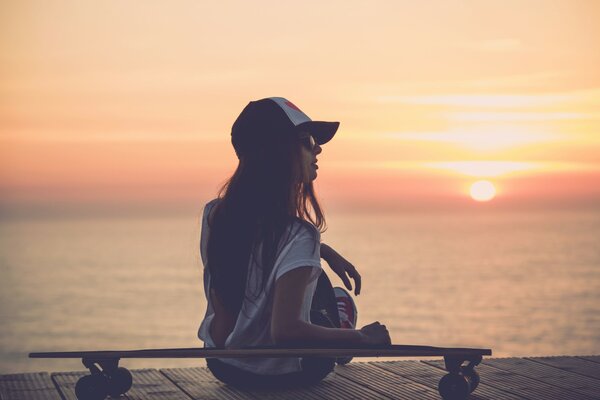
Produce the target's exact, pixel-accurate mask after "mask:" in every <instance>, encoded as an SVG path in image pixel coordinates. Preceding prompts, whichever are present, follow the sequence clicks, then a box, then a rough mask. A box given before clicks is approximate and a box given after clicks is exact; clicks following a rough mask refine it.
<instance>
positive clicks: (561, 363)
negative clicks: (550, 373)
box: [527, 356, 600, 379]
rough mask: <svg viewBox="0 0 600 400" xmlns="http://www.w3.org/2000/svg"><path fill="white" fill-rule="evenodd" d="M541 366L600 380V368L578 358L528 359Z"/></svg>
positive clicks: (591, 362) (596, 364)
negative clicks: (548, 366) (544, 365)
mask: <svg viewBox="0 0 600 400" xmlns="http://www.w3.org/2000/svg"><path fill="white" fill-rule="evenodd" d="M527 359H528V360H532V361H535V362H538V363H541V364H546V365H550V366H552V367H554V368H559V369H563V370H565V371H570V372H574V373H576V374H579V375H584V376H589V377H590V378H596V379H600V366H599V365H598V363H595V362H593V361H589V360H584V359H582V358H578V357H567V356H559V357H531V358H527Z"/></svg>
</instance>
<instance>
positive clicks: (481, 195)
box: [471, 180, 496, 201]
mask: <svg viewBox="0 0 600 400" xmlns="http://www.w3.org/2000/svg"><path fill="white" fill-rule="evenodd" d="M495 196H496V188H495V187H494V185H493V184H492V182H490V181H485V180H483V181H477V182H475V183H473V184H472V185H471V198H473V200H476V201H490V200H492V199H493V198H494V197H495Z"/></svg>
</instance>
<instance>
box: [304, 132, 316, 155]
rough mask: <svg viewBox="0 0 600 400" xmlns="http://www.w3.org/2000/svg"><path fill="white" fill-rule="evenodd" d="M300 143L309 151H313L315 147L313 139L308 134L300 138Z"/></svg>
mask: <svg viewBox="0 0 600 400" xmlns="http://www.w3.org/2000/svg"><path fill="white" fill-rule="evenodd" d="M300 142H301V143H302V145H303V146H304V147H306V149H307V150H309V151H313V150H314V148H315V146H316V145H317V142H316V141H315V138H314V137H313V136H312V135H310V134H305V135H302V136H300Z"/></svg>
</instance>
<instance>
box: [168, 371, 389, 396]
mask: <svg viewBox="0 0 600 400" xmlns="http://www.w3.org/2000/svg"><path fill="white" fill-rule="evenodd" d="M161 373H163V374H164V375H165V376H166V377H168V378H169V379H170V380H171V381H172V382H174V383H175V384H176V385H177V386H179V387H180V388H181V390H182V391H184V392H185V393H187V394H188V395H189V396H190V397H191V398H193V399H198V400H199V399H202V400H217V399H219V400H221V399H223V400H249V399H252V400H254V399H265V400H270V399H272V400H275V399H286V400H305V399H308V400H310V399H314V400H320V399H340V400H341V399H375V398H381V394H379V395H378V394H377V393H376V392H374V391H371V390H370V389H369V388H366V387H364V386H362V385H360V383H356V382H352V381H348V380H346V379H345V378H344V377H342V376H341V375H339V374H338V373H337V368H336V372H334V373H332V374H330V375H328V376H327V377H326V378H325V379H324V380H323V381H322V382H320V383H319V384H317V385H314V386H310V387H303V388H297V389H288V390H279V391H240V390H236V389H234V388H231V387H228V386H226V385H224V384H223V383H221V382H220V381H218V380H217V379H216V378H215V377H214V376H213V375H212V374H211V373H210V371H209V370H208V369H207V368H201V367H196V368H170V369H162V370H161Z"/></svg>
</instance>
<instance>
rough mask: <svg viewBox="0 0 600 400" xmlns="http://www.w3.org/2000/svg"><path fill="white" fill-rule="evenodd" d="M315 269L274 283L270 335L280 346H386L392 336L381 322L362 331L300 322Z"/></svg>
mask: <svg viewBox="0 0 600 400" xmlns="http://www.w3.org/2000/svg"><path fill="white" fill-rule="evenodd" d="M312 268H313V267H300V268H295V269H293V270H291V271H290V272H287V273H285V274H284V275H283V276H281V277H280V278H279V279H278V280H277V281H276V282H275V296H274V299H273V314H272V316H271V336H272V338H273V340H274V341H275V343H276V344H280V345H294V344H297V345H307V344H327V343H336V344H340V343H345V344H349V345H352V344H354V345H357V344H385V343H389V342H390V337H389V334H388V332H387V329H386V328H385V325H381V324H379V322H376V323H373V324H370V325H367V326H366V327H363V328H362V329H361V330H356V329H340V328H326V327H323V326H319V325H313V324H311V323H309V322H305V321H302V320H301V319H300V312H301V308H302V303H303V301H304V295H305V291H306V288H307V286H308V284H309V281H310V279H311V275H312Z"/></svg>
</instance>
